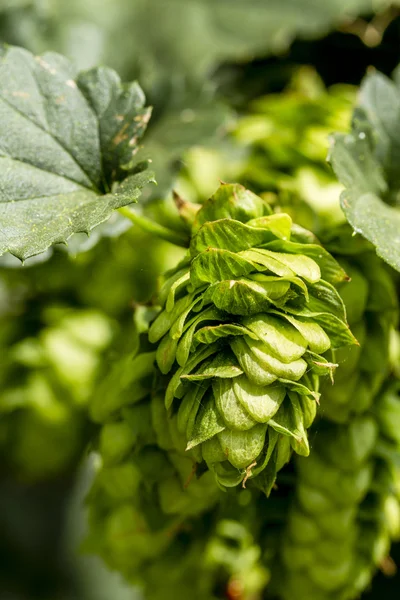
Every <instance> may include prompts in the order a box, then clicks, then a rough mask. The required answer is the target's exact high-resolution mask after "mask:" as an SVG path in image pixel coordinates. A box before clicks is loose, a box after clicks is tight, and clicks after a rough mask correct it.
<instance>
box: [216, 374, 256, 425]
mask: <svg viewBox="0 0 400 600" xmlns="http://www.w3.org/2000/svg"><path fill="white" fill-rule="evenodd" d="M213 392H214V399H215V405H216V407H217V409H218V412H219V414H220V415H221V416H222V418H223V420H224V422H225V424H226V426H227V427H228V428H229V429H235V430H239V431H247V430H248V429H251V428H252V427H254V426H255V425H256V424H257V422H256V421H255V420H254V419H252V418H251V416H250V415H249V413H248V411H247V410H246V409H245V408H244V406H243V405H242V404H241V403H240V402H239V401H238V398H237V396H236V394H235V392H234V388H233V382H232V381H231V380H226V379H216V380H215V381H214V382H213Z"/></svg>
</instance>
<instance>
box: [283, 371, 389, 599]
mask: <svg viewBox="0 0 400 600" xmlns="http://www.w3.org/2000/svg"><path fill="white" fill-rule="evenodd" d="M377 413H378V418H376V416H374V415H363V416H358V417H356V418H354V419H353V420H352V421H351V423H350V424H349V425H328V424H326V425H325V428H324V429H323V430H321V431H320V432H319V433H318V434H317V436H316V442H315V444H314V446H313V452H312V453H311V455H310V457H309V458H308V459H307V460H303V459H299V460H298V461H297V470H298V472H297V489H296V497H295V500H294V502H293V505H292V507H291V509H290V511H289V516H288V524H287V529H286V531H285V532H284V533H283V535H282V540H283V549H282V563H283V571H282V573H281V580H280V582H279V592H280V596H281V597H282V598H285V599H286V600H303V599H304V600H308V599H309V598H312V599H313V600H351V599H353V598H357V597H358V596H359V594H360V593H361V592H362V591H363V590H364V589H365V588H366V587H367V586H368V584H369V582H370V580H371V578H372V576H373V574H374V572H375V570H376V568H377V567H378V565H380V564H381V563H382V561H383V560H384V559H385V558H386V557H387V555H388V551H389V548H390V541H391V536H392V534H393V533H394V531H393V530H394V528H395V527H396V526H397V527H398V518H399V504H398V499H396V497H395V495H394V490H395V482H396V468H395V466H396V460H398V452H399V449H400V446H399V441H400V438H399V433H398V429H395V428H394V423H398V422H399V419H400V396H399V384H398V383H396V384H394V385H390V386H389V387H388V388H386V389H385V390H383V391H382V392H381V393H380V395H379V397H378V399H377ZM389 420H390V422H391V424H390V425H389V427H388V423H389ZM383 449H384V450H383ZM396 533H398V532H396Z"/></svg>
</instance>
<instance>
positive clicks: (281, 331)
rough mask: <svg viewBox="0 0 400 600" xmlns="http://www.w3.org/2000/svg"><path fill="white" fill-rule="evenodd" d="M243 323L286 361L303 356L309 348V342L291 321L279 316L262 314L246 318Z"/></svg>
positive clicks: (269, 348)
mask: <svg viewBox="0 0 400 600" xmlns="http://www.w3.org/2000/svg"><path fill="white" fill-rule="evenodd" d="M243 324H244V325H245V326H246V327H248V328H249V329H250V330H251V331H253V333H255V334H256V335H257V337H258V338H259V339H260V340H261V341H262V342H263V344H264V345H265V346H266V348H268V350H269V351H270V352H271V353H272V354H273V355H274V356H275V357H276V358H278V359H279V360H281V361H282V362H284V363H290V362H292V361H294V360H297V359H298V358H301V357H302V356H303V354H304V352H305V350H306V348H307V342H306V341H305V339H304V338H303V336H302V335H301V333H300V332H299V331H298V330H297V329H296V328H295V327H293V326H292V325H291V324H290V323H288V322H285V321H284V320H282V319H279V318H277V317H274V316H271V315H267V314H260V315H257V316H254V317H249V318H247V319H244V320H243Z"/></svg>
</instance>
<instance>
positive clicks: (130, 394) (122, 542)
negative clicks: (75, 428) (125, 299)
mask: <svg viewBox="0 0 400 600" xmlns="http://www.w3.org/2000/svg"><path fill="white" fill-rule="evenodd" d="M154 362H155V353H154V352H153V351H151V350H150V349H149V348H147V347H146V346H144V347H143V345H142V344H139V342H138V343H137V347H136V348H135V349H134V350H133V351H132V354H131V355H129V356H125V357H124V358H120V359H119V360H117V361H116V362H115V364H114V366H113V367H112V368H111V369H109V373H108V375H107V377H106V378H105V379H104V380H102V381H101V383H100V385H99V386H98V388H97V389H96V391H95V394H94V396H93V399H92V402H91V416H92V418H93V420H94V421H96V422H98V423H100V424H101V429H100V434H99V443H98V456H97V457H98V461H97V463H98V464H97V473H96V476H95V480H94V483H93V485H92V488H91V490H90V493H89V497H88V506H89V525H90V527H89V535H88V537H87V539H86V541H85V544H84V549H85V550H86V551H88V552H93V553H96V554H99V555H101V556H102V558H103V559H104V560H105V562H106V563H107V564H108V565H109V566H110V567H111V568H113V569H117V570H118V571H120V572H121V573H122V574H123V575H124V576H125V577H126V578H127V579H128V580H130V581H136V582H139V583H146V580H145V578H144V574H145V572H144V565H151V564H154V561H156V560H159V557H160V556H161V555H163V554H164V553H165V552H166V551H167V550H168V552H169V551H170V547H171V545H173V544H175V543H178V542H177V541H176V538H177V536H179V534H180V531H181V530H182V529H183V528H184V527H185V526H186V525H185V524H186V522H188V521H189V520H191V519H193V518H197V517H198V516H199V515H201V514H202V513H203V512H205V511H207V510H210V509H211V508H212V507H213V506H214V505H215V503H216V501H217V500H218V497H219V495H220V490H219V489H218V487H217V485H216V482H215V479H214V477H213V475H212V473H210V472H208V473H204V474H203V475H202V476H201V477H199V478H197V477H195V473H194V469H193V465H194V461H193V457H191V455H190V453H184V451H183V450H182V449H181V448H180V446H179V438H177V437H176V434H175V430H174V428H173V422H169V421H168V419H167V418H166V411H165V409H164V406H163V404H162V402H163V400H162V398H161V399H160V398H159V396H158V395H157V393H156V392H154V393H153V390H154V374H155V367H154ZM160 403H161V407H162V411H160V410H159V406H160ZM171 551H172V550H171ZM146 572H147V571H146Z"/></svg>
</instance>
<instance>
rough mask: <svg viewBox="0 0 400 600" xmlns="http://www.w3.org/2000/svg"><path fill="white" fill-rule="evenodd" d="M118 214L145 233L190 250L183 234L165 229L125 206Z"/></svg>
mask: <svg viewBox="0 0 400 600" xmlns="http://www.w3.org/2000/svg"><path fill="white" fill-rule="evenodd" d="M118 212H119V213H120V214H121V215H123V216H124V217H126V218H127V219H129V220H130V221H132V223H134V224H135V225H138V226H139V227H140V228H141V229H143V231H147V232H148V233H152V234H153V235H156V236H157V237H159V238H161V239H162V240H166V241H167V242H170V243H171V244H175V245H176V246H182V247H183V248H188V246H189V238H188V237H187V236H186V235H185V234H182V233H179V232H177V231H172V229H168V228H167V227H164V225H160V224H159V223H156V222H155V221H152V220H151V219H148V218H147V217H144V216H143V215H138V214H137V213H136V212H133V211H132V210H130V209H129V208H128V207H127V206H123V207H122V208H119V209H118Z"/></svg>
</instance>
